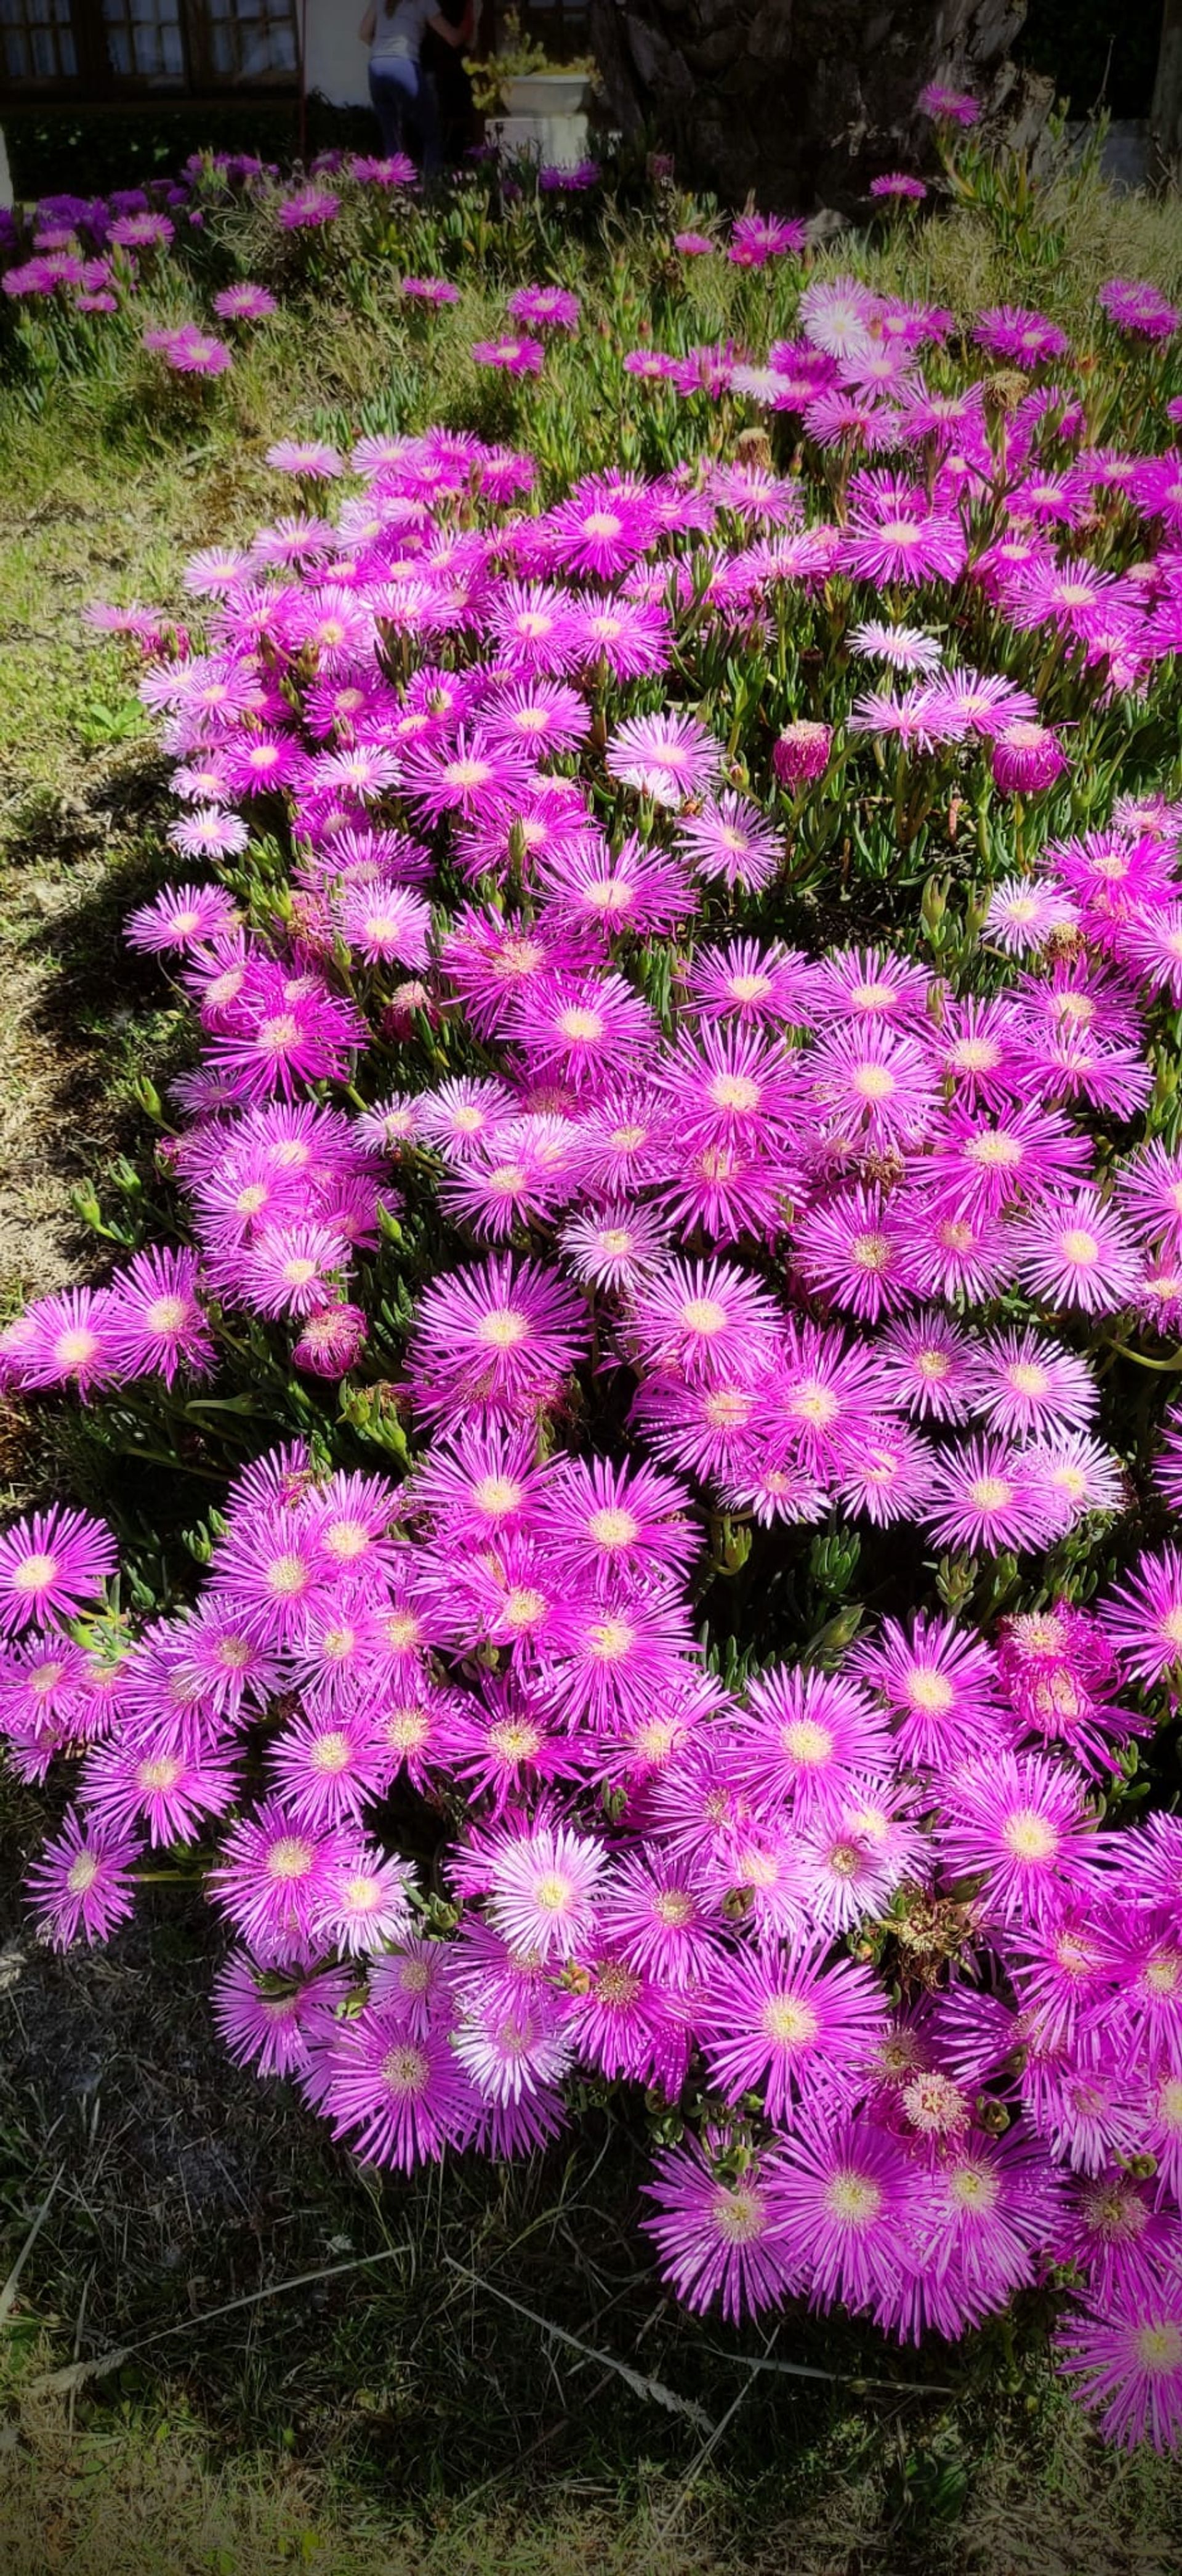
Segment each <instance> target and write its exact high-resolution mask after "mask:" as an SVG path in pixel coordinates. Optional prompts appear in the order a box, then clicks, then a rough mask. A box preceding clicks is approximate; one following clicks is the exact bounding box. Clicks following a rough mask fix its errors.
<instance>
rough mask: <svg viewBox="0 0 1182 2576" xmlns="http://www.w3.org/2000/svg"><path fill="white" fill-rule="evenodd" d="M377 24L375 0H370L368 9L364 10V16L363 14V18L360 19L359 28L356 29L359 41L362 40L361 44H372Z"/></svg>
mask: <svg viewBox="0 0 1182 2576" xmlns="http://www.w3.org/2000/svg"><path fill="white" fill-rule="evenodd" d="M377 24H378V11H377V0H370V5H369V7H368V9H367V10H366V13H365V16H364V18H363V19H362V21H361V25H360V26H359V28H358V30H357V33H358V35H359V37H360V38H361V42H362V44H363V45H372V43H373V40H374V36H375V35H376V33H377Z"/></svg>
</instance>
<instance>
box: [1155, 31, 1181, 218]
mask: <svg viewBox="0 0 1182 2576" xmlns="http://www.w3.org/2000/svg"><path fill="white" fill-rule="evenodd" d="M1180 165H1182V0H1165V7H1164V8H1163V10H1162V19H1161V44H1160V47H1159V49H1158V57H1157V78H1156V80H1155V81H1154V84H1153V104H1152V106H1151V108H1150V110H1149V176H1150V178H1151V179H1157V180H1164V179H1169V180H1172V181H1173V183H1174V185H1175V186H1176V185H1177V182H1178V172H1179V167H1180Z"/></svg>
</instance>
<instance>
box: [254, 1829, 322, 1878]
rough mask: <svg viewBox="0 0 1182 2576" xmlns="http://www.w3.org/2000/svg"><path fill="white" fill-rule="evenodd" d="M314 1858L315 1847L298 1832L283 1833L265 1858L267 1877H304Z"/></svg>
mask: <svg viewBox="0 0 1182 2576" xmlns="http://www.w3.org/2000/svg"><path fill="white" fill-rule="evenodd" d="M315 1859H316V1852H315V1847H314V1845H313V1844H312V1843H308V1842H305V1841H304V1840H303V1838H302V1836H301V1835H299V1834H283V1835H282V1836H281V1837H280V1840H279V1841H278V1842H277V1843H272V1845H271V1848H270V1851H269V1852H268V1854H267V1858H266V1864H265V1866H266V1871H267V1876H268V1878H279V1879H295V1878H306V1877H307V1875H308V1872H309V1870H310V1869H311V1868H312V1867H313V1865H314V1862H315Z"/></svg>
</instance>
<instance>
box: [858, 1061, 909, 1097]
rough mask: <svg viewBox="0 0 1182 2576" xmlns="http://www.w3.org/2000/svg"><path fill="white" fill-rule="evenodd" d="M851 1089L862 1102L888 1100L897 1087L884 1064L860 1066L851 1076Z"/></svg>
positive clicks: (888, 1067) (888, 1068)
mask: <svg viewBox="0 0 1182 2576" xmlns="http://www.w3.org/2000/svg"><path fill="white" fill-rule="evenodd" d="M851 1088H852V1089H853V1090H854V1091H856V1092H857V1093H858V1095H859V1098H860V1099H862V1100H890V1099H891V1097H892V1095H893V1094H894V1093H895V1092H896V1091H897V1090H898V1088H899V1086H898V1083H897V1082H896V1080H895V1077H894V1074H893V1073H892V1072H891V1069H890V1066H889V1065H886V1064H860V1065H858V1066H857V1068H856V1069H855V1072H854V1074H853V1076H852V1081H851Z"/></svg>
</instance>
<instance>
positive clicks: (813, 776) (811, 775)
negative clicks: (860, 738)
mask: <svg viewBox="0 0 1182 2576" xmlns="http://www.w3.org/2000/svg"><path fill="white" fill-rule="evenodd" d="M832 748H833V727H832V725H827V724H817V723H813V722H811V721H810V720H809V719H807V718H805V717H803V716H801V717H798V718H797V719H796V721H795V722H794V723H792V724H789V725H784V726H783V727H782V729H781V731H780V733H779V734H778V735H777V737H776V740H775V742H774V744H773V746H772V769H773V771H774V773H775V775H776V777H777V778H778V779H779V782H780V785H781V787H786V788H787V789H788V792H789V794H790V795H792V796H794V795H795V794H796V793H797V791H798V789H799V788H801V787H811V786H812V785H813V784H814V782H815V781H816V780H817V779H818V778H823V777H824V775H825V772H826V770H827V769H828V767H829V759H830V754H831V751H832Z"/></svg>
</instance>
